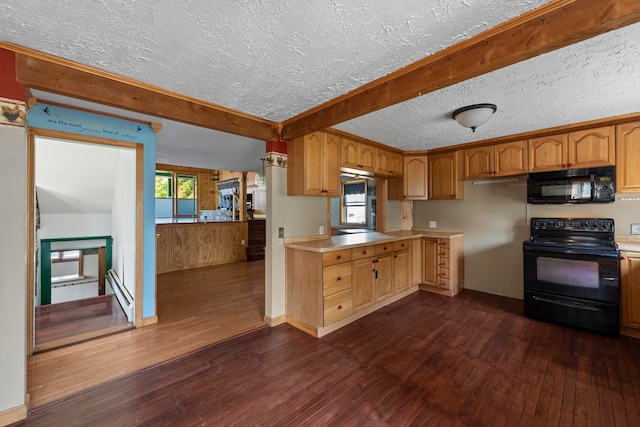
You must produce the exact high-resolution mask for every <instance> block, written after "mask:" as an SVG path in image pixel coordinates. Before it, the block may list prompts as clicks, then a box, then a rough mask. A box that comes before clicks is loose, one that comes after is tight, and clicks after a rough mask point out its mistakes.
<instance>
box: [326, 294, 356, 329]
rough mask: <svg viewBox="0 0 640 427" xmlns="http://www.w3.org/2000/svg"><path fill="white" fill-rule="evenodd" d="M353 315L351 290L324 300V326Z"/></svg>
mask: <svg viewBox="0 0 640 427" xmlns="http://www.w3.org/2000/svg"><path fill="white" fill-rule="evenodd" d="M351 314H353V293H352V291H351V289H348V290H345V291H342V292H338V293H336V294H333V295H330V296H328V297H325V298H324V326H328V325H330V324H332V323H335V322H337V321H338V320H342V319H344V318H345V317H347V316H349V315H351Z"/></svg>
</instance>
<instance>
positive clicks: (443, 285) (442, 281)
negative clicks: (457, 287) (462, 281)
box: [439, 278, 451, 289]
mask: <svg viewBox="0 0 640 427" xmlns="http://www.w3.org/2000/svg"><path fill="white" fill-rule="evenodd" d="M439 283H440V287H441V288H444V289H451V288H450V285H449V279H442V278H441V279H440V280H439Z"/></svg>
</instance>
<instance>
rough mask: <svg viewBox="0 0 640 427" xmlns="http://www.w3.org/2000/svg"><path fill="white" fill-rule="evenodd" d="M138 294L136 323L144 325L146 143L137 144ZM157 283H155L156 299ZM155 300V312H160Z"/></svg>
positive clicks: (136, 296)
mask: <svg viewBox="0 0 640 427" xmlns="http://www.w3.org/2000/svg"><path fill="white" fill-rule="evenodd" d="M136 145H137V146H136V224H138V226H137V227H136V295H135V325H136V327H141V326H144V322H143V318H142V298H143V295H144V294H143V292H142V291H143V287H144V144H136ZM156 294H157V285H155V284H154V301H155V299H156ZM157 305H158V304H157V301H155V308H154V313H157V312H158V309H157Z"/></svg>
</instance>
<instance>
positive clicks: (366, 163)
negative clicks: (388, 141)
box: [358, 143, 376, 172]
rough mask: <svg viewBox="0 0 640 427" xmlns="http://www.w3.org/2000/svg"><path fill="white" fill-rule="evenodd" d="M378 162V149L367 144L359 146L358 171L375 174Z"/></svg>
mask: <svg viewBox="0 0 640 427" xmlns="http://www.w3.org/2000/svg"><path fill="white" fill-rule="evenodd" d="M375 162H376V149H375V148H373V147H372V146H370V145H367V144H360V143H359V144H358V169H360V170H363V171H368V172H373V169H374V167H375Z"/></svg>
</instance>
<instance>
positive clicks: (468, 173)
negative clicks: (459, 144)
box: [464, 145, 493, 179]
mask: <svg viewBox="0 0 640 427" xmlns="http://www.w3.org/2000/svg"><path fill="white" fill-rule="evenodd" d="M491 177H493V146H492V145H488V146H484V147H476V148H467V149H466V150H464V178H465V179H477V178H491Z"/></svg>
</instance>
